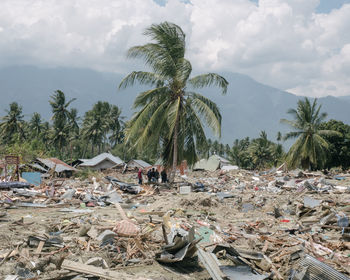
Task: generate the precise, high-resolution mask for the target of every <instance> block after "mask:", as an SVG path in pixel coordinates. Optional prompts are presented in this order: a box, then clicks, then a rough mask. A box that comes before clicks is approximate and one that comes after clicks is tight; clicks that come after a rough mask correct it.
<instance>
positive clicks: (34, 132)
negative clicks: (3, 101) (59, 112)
mask: <svg viewBox="0 0 350 280" xmlns="http://www.w3.org/2000/svg"><path fill="white" fill-rule="evenodd" d="M29 130H30V135H31V136H32V137H33V138H38V137H39V135H40V133H41V131H42V120H41V115H40V114H39V113H37V112H34V113H33V115H32V117H31V119H30V121H29Z"/></svg>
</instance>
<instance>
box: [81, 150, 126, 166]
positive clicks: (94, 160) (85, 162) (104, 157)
mask: <svg viewBox="0 0 350 280" xmlns="http://www.w3.org/2000/svg"><path fill="white" fill-rule="evenodd" d="M104 160H110V161H112V162H113V163H115V164H116V165H117V164H122V163H124V162H123V161H122V160H121V159H120V158H119V157H115V156H113V155H112V154H110V153H102V154H99V155H98V156H95V157H94V158H92V159H81V161H83V163H81V164H80V165H79V166H86V167H92V166H96V165H98V164H99V163H100V162H102V161H104Z"/></svg>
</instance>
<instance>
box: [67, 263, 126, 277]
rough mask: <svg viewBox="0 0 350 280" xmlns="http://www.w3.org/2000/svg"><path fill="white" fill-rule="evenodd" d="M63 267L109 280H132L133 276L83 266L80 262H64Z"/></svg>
mask: <svg viewBox="0 0 350 280" xmlns="http://www.w3.org/2000/svg"><path fill="white" fill-rule="evenodd" d="M61 267H62V268H63V269H68V270H71V271H75V272H79V273H84V274H88V275H93V276H97V277H102V278H103V279H108V280H116V279H120V280H127V279H132V278H131V275H128V274H125V273H122V272H117V271H111V270H108V269H102V268H98V267H96V266H92V265H87V264H83V263H80V262H73V261H69V260H64V261H63V263H62V266H61Z"/></svg>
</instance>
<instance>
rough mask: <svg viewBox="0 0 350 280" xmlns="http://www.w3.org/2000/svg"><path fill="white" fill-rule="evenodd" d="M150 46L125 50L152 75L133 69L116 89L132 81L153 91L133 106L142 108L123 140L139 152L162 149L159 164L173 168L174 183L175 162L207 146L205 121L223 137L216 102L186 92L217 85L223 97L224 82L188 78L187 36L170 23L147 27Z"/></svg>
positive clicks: (208, 77)
mask: <svg viewBox="0 0 350 280" xmlns="http://www.w3.org/2000/svg"><path fill="white" fill-rule="evenodd" d="M144 35H146V36H149V37H150V38H151V40H153V42H152V43H148V44H145V45H142V46H135V47H132V48H130V49H129V51H128V56H129V57H132V58H142V59H144V60H145V63H146V65H147V66H149V67H150V69H151V70H152V72H144V71H138V72H136V71H134V72H132V73H130V74H129V75H127V76H126V77H125V78H124V79H123V80H122V82H121V83H120V85H119V88H126V87H128V86H132V85H134V84H135V82H139V83H140V84H143V85H148V86H152V87H153V88H152V89H150V90H147V91H145V92H142V93H140V94H139V95H138V96H137V97H136V100H135V102H134V108H135V109H140V110H139V111H138V112H137V113H136V114H135V115H134V116H133V118H132V119H131V121H130V122H129V124H128V127H127V129H126V141H129V142H133V143H134V145H135V147H136V148H137V149H138V150H143V149H154V148H155V147H159V146H161V147H162V148H163V151H164V152H163V156H162V157H163V161H164V163H165V164H166V165H168V166H169V165H171V164H172V174H171V176H170V180H171V181H173V179H174V176H175V171H176V166H177V164H178V163H179V162H180V161H181V160H183V159H186V160H187V162H188V164H190V165H191V164H194V162H195V161H196V160H197V153H196V147H197V146H198V145H200V143H205V142H206V136H205V133H204V128H203V121H204V122H205V123H206V124H207V125H208V126H209V127H210V128H211V129H212V130H213V132H214V134H216V135H218V136H220V134H221V114H220V112H219V109H218V107H217V106H216V104H215V103H214V102H212V101H211V100H209V99H208V98H206V97H204V96H203V95H201V94H198V93H196V92H193V91H190V90H188V87H190V88H192V89H194V90H195V89H198V88H203V87H206V86H211V85H216V86H219V87H220V88H221V89H222V92H223V93H226V91H227V86H228V82H227V81H226V80H225V79H224V78H223V77H221V76H219V75H218V74H215V73H209V74H204V75H199V76H196V77H192V78H190V75H191V72H192V66H191V63H190V62H189V61H188V60H187V59H186V58H185V50H186V46H185V33H184V32H183V31H182V29H181V28H180V27H179V26H177V25H175V24H173V23H169V22H163V23H161V24H153V25H151V26H150V27H149V28H147V29H146V31H145V32H144Z"/></svg>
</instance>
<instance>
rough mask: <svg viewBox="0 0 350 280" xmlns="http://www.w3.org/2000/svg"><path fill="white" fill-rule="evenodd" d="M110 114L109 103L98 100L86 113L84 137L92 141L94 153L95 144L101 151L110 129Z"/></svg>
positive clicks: (83, 129)
mask: <svg viewBox="0 0 350 280" xmlns="http://www.w3.org/2000/svg"><path fill="white" fill-rule="evenodd" d="M109 114H110V105H109V103H108V102H102V101H98V102H97V103H96V104H94V106H93V107H92V109H91V110H89V111H87V112H86V113H85V116H84V121H83V128H82V133H83V137H84V138H85V139H86V140H87V141H89V142H90V143H91V152H92V154H94V146H98V151H99V152H101V148H102V145H103V144H104V140H105V139H106V137H107V133H108V130H109Z"/></svg>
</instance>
